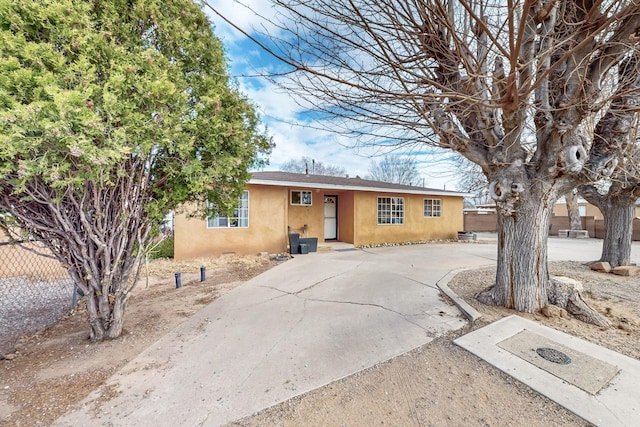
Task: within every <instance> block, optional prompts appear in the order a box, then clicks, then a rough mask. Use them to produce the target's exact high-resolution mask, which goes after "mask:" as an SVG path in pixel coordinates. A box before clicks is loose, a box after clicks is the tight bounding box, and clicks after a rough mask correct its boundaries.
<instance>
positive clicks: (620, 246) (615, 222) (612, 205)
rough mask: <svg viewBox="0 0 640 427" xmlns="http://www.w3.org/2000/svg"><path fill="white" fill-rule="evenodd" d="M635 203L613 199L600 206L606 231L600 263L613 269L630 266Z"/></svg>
mask: <svg viewBox="0 0 640 427" xmlns="http://www.w3.org/2000/svg"><path fill="white" fill-rule="evenodd" d="M634 202H635V200H630V199H627V198H611V199H610V200H607V201H606V202H605V203H602V205H601V206H600V210H601V211H602V215H603V216H604V229H605V231H604V241H603V242H602V256H601V257H600V261H606V262H608V263H609V264H611V267H618V266H620V265H629V260H630V258H631V241H632V238H633V216H634Z"/></svg>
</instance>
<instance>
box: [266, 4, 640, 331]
mask: <svg viewBox="0 0 640 427" xmlns="http://www.w3.org/2000/svg"><path fill="white" fill-rule="evenodd" d="M271 1H272V3H273V4H274V7H276V8H277V10H278V11H279V12H280V16H279V17H278V18H277V22H275V24H276V25H275V28H277V29H278V33H274V34H271V35H270V36H271V37H270V38H269V39H265V38H263V37H261V38H260V39H259V40H258V39H256V41H257V42H258V43H261V44H262V45H263V46H264V47H265V48H266V49H268V50H270V51H271V52H273V53H274V55H276V56H277V57H278V58H280V59H282V60H283V61H285V62H286V63H287V64H289V65H290V66H291V67H292V70H291V72H290V73H288V74H287V77H288V79H286V80H281V82H282V85H283V86H284V87H285V88H287V89H288V90H290V91H292V92H293V93H295V94H296V96H299V97H301V98H302V99H304V100H305V102H306V103H307V104H308V105H312V106H313V108H314V112H315V114H316V116H317V117H323V116H324V117H326V118H327V119H330V122H329V123H328V127H329V128H331V129H332V130H334V131H342V132H344V133H346V134H348V135H350V136H352V137H355V138H357V139H358V140H359V141H360V142H361V143H362V144H385V145H387V144H388V142H389V141H398V143H399V144H403V143H407V144H415V143H425V144H429V145H432V146H437V147H441V148H446V149H451V150H455V151H457V152H458V153H460V154H461V155H463V156H464V157H466V158H467V159H469V160H470V161H472V162H473V163H476V164H478V165H479V166H480V167H481V168H482V171H483V173H484V174H485V176H486V177H487V180H488V182H489V190H490V194H491V195H492V197H493V199H494V200H495V201H496V205H497V213H498V230H499V239H498V241H499V243H500V244H499V245H498V266H497V274H496V286H494V287H493V288H492V289H491V290H490V291H488V292H486V293H484V294H483V295H482V296H481V299H482V300H483V301H484V302H487V303H496V304H500V305H504V306H507V307H512V308H515V309H517V310H521V311H527V312H533V311H537V310H539V309H540V308H542V307H544V306H546V305H548V304H560V305H564V306H566V305H567V300H566V298H564V297H562V295H566V293H563V292H557V290H558V289H557V284H554V283H553V282H552V281H551V280H550V278H549V272H548V267H547V246H546V245H547V243H546V240H547V237H548V225H549V219H550V216H551V210H552V208H553V205H554V203H555V201H556V200H557V199H558V197H559V196H560V195H562V194H564V193H566V192H567V191H569V190H570V189H572V188H575V187H576V186H577V185H579V184H580V183H584V182H589V181H595V180H597V179H599V178H601V177H602V176H608V175H610V174H611V173H612V171H613V170H614V169H615V168H616V165H617V157H618V153H619V152H620V151H621V150H624V149H625V147H626V145H627V143H628V134H629V132H630V128H631V123H632V122H633V118H634V117H635V115H636V114H637V105H638V102H637V100H638V94H639V87H638V81H639V79H640V73H639V69H640V63H639V61H638V59H639V58H640V54H639V52H638V51H639V47H640V7H639V6H640V5H639V3H638V1H637V0H623V1H616V2H613V1H584V0H573V1H563V2H557V1H548V0H510V1H507V2H504V1H476V0H460V1H446V0H411V1H400V0H367V1H364V0H352V1H349V2H345V3H341V4H340V6H339V7H336V3H335V2H334V1H333V0H304V1H303V0H271ZM265 40H267V41H265ZM594 123H595V126H594V125H593V124H594ZM574 311H577V310H574ZM584 313H586V314H584V316H583V317H584V318H588V319H589V320H590V321H593V322H595V323H600V324H606V320H605V319H603V318H602V316H599V315H598V314H597V313H595V312H593V311H592V310H591V311H589V310H587V309H586V308H585V311H584Z"/></svg>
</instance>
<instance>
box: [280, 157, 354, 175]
mask: <svg viewBox="0 0 640 427" xmlns="http://www.w3.org/2000/svg"><path fill="white" fill-rule="evenodd" d="M281 169H282V170H283V171H285V172H293V173H311V174H314V175H327V176H345V175H346V174H347V171H346V169H345V168H343V167H342V166H335V165H327V164H324V163H322V162H319V161H317V160H315V159H312V158H310V157H306V156H303V157H301V158H300V159H298V160H293V159H292V160H289V161H288V162H286V163H284V164H283V165H282V168H281Z"/></svg>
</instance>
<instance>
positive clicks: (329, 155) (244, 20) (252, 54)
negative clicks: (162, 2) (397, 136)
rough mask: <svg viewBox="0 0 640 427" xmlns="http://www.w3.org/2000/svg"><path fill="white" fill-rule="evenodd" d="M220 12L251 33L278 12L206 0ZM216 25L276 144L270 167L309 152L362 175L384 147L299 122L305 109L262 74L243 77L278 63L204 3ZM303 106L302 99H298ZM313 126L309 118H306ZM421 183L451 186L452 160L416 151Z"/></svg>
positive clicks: (252, 2) (241, 0)
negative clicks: (360, 144)
mask: <svg viewBox="0 0 640 427" xmlns="http://www.w3.org/2000/svg"><path fill="white" fill-rule="evenodd" d="M207 2H208V3H209V4H210V5H211V6H212V7H213V8H215V9H216V10H217V11H218V12H219V13H221V14H222V15H224V16H225V17H226V18H228V19H229V20H231V21H232V22H233V23H234V24H235V25H237V26H239V27H240V28H242V29H243V30H244V31H247V32H249V33H251V34H255V32H254V30H253V29H254V28H260V30H261V31H264V30H265V29H266V30H267V31H270V32H272V33H277V29H276V28H275V27H274V26H273V25H271V24H270V23H269V21H272V20H273V19H274V18H275V17H276V12H275V10H274V9H273V8H272V7H271V5H270V2H269V1H268V0H207ZM205 12H206V13H207V15H208V16H209V17H210V18H211V19H212V22H213V23H214V25H215V32H216V35H218V37H220V38H221V39H222V41H223V43H225V45H226V48H227V53H228V56H229V57H230V60H231V69H232V71H233V74H235V75H236V76H237V79H238V83H239V89H240V90H241V91H242V92H243V93H245V94H246V95H247V97H248V98H249V99H250V100H251V102H253V103H254V104H255V105H256V106H257V107H258V108H259V110H260V112H261V115H262V117H263V122H264V124H265V125H266V126H267V128H268V133H269V134H270V135H271V136H272V137H273V140H274V142H275V144H276V147H275V149H274V150H273V152H272V154H271V157H270V166H268V169H269V170H277V169H279V168H280V166H281V165H282V164H283V163H285V162H287V161H289V160H292V159H299V158H301V157H303V156H306V157H310V158H312V159H315V160H317V161H320V162H322V163H324V164H328V165H336V166H341V167H343V168H345V170H346V171H347V173H348V174H349V176H356V175H359V176H361V177H365V176H366V175H367V174H368V168H369V165H370V162H371V159H370V157H371V156H375V155H379V154H383V153H384V150H380V149H379V148H377V149H376V148H372V147H359V148H354V145H355V141H354V140H353V139H351V138H348V137H346V136H344V135H341V134H338V133H335V132H327V131H322V130H318V129H314V128H312V127H309V126H306V127H305V126H303V125H304V123H302V124H301V123H300V122H299V121H298V118H299V117H300V115H301V113H303V112H304V109H303V107H301V106H300V105H298V102H296V100H294V99H292V98H291V96H290V95H289V94H287V93H283V92H282V91H281V90H280V89H278V88H277V87H275V86H274V85H273V84H272V83H271V82H269V81H268V80H267V79H265V78H247V77H242V76H246V75H254V76H255V75H265V74H267V75H268V74H269V72H274V71H275V70H278V69H279V68H281V67H282V64H281V63H278V62H277V61H276V60H275V59H274V58H273V57H272V56H270V55H269V54H268V53H266V52H264V51H263V50H261V48H260V47H258V46H257V45H255V44H252V43H250V42H249V41H248V40H247V39H246V37H245V36H244V35H242V34H241V33H240V32H238V31H237V30H235V29H234V28H233V27H232V26H230V25H229V24H227V23H226V22H224V21H223V20H222V19H220V18H219V17H218V16H217V15H215V14H214V13H212V12H211V10H208V9H207V8H206V7H205ZM302 104H303V105H305V106H306V105H307V104H306V103H304V102H303V103H302ZM307 124H308V125H309V124H310V125H313V123H307ZM416 160H417V161H418V162H419V170H420V172H421V174H422V175H423V177H424V178H425V184H426V186H427V187H431V188H443V187H444V186H445V185H446V188H447V189H448V190H454V189H455V181H456V177H455V172H452V170H451V168H452V166H451V164H450V163H448V162H442V161H439V160H438V158H436V157H434V156H433V155H425V154H422V153H421V154H420V155H417V156H416Z"/></svg>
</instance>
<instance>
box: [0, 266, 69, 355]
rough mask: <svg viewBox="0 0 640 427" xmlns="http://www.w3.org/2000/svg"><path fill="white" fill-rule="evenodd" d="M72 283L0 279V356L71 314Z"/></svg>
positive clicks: (67, 280)
mask: <svg viewBox="0 0 640 427" xmlns="http://www.w3.org/2000/svg"><path fill="white" fill-rule="evenodd" d="M73 288H74V285H73V281H72V280H71V279H61V280H55V281H43V280H33V279H30V278H29V277H27V276H22V277H7V278H0V354H4V353H8V352H11V351H12V350H13V348H14V347H15V344H16V342H17V340H18V339H19V338H20V337H22V336H29V335H33V334H34V333H36V332H37V331H39V330H41V329H43V328H46V327H49V326H51V325H53V324H54V323H56V322H57V321H58V320H60V318H62V316H64V315H65V314H67V313H68V312H69V310H71V309H72V308H73V307H72V302H73V291H74V289H73Z"/></svg>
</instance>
